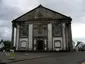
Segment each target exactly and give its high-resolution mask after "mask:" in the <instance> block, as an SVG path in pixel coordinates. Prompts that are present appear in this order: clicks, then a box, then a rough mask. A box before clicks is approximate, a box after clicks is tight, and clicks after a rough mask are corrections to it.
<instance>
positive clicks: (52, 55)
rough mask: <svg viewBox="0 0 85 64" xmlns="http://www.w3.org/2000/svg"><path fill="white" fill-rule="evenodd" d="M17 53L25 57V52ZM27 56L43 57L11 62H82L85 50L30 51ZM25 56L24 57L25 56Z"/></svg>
mask: <svg viewBox="0 0 85 64" xmlns="http://www.w3.org/2000/svg"><path fill="white" fill-rule="evenodd" d="M16 54H17V56H23V57H24V56H25V55H24V53H16ZM0 55H1V53H0ZM27 56H28V57H29V56H30V57H35V56H36V57H37V56H41V57H39V58H34V59H26V60H19V61H17V62H12V63H9V64H81V63H82V62H84V61H85V52H42V53H40V52H38V53H36V52H35V53H32V52H31V53H28V55H27ZM27 56H25V57H27ZM42 56H44V57H42ZM23 57H22V59H24V58H25V57H24V58H23ZM0 58H1V57H0Z"/></svg>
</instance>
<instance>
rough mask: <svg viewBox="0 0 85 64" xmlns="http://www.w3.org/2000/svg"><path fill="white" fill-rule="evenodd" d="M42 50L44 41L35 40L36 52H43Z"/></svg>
mask: <svg viewBox="0 0 85 64" xmlns="http://www.w3.org/2000/svg"><path fill="white" fill-rule="evenodd" d="M43 49H44V41H43V40H37V50H38V51H43Z"/></svg>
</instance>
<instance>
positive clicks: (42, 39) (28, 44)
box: [12, 5, 73, 51]
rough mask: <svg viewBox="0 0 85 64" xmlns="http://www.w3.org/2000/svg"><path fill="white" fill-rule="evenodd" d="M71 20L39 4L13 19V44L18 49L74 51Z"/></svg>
mask: <svg viewBox="0 0 85 64" xmlns="http://www.w3.org/2000/svg"><path fill="white" fill-rule="evenodd" d="M71 21H72V19H71V18H70V17H68V16H65V15H63V14H61V13H58V12H56V11H53V10H51V9H48V8H46V7H44V6H42V5H39V6H38V7H36V8H34V9H33V10H31V11H29V12H27V13H26V14H24V15H22V16H20V17H18V18H16V19H14V20H13V21H12V46H14V47H15V48H16V50H17V51H23V50H24V51H72V49H73V46H72V34H71ZM15 29H16V38H15V39H14V35H15V33H14V32H15ZM14 40H15V42H14ZM14 44H15V45H14Z"/></svg>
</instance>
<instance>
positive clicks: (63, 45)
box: [62, 23, 66, 50]
mask: <svg viewBox="0 0 85 64" xmlns="http://www.w3.org/2000/svg"><path fill="white" fill-rule="evenodd" d="M62 32H63V33H62V36H63V38H62V39H63V41H62V47H63V50H66V41H65V38H66V37H65V23H63V24H62Z"/></svg>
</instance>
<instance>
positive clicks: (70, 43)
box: [69, 23, 73, 51]
mask: <svg viewBox="0 0 85 64" xmlns="http://www.w3.org/2000/svg"><path fill="white" fill-rule="evenodd" d="M69 40H70V41H69V45H70V51H72V50H73V46H72V32H71V23H69Z"/></svg>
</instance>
